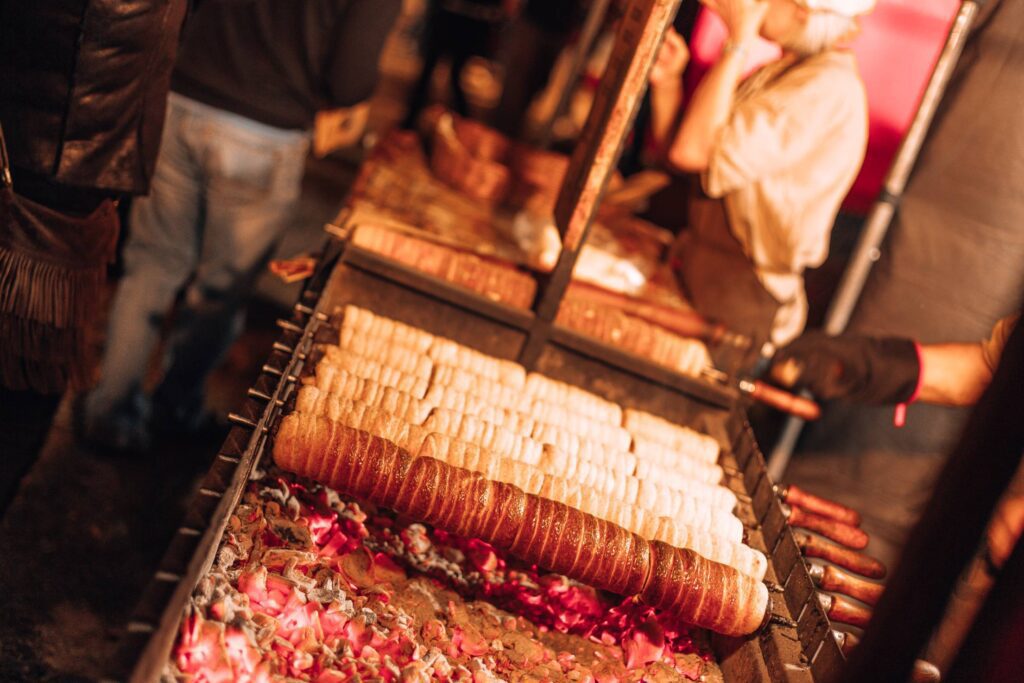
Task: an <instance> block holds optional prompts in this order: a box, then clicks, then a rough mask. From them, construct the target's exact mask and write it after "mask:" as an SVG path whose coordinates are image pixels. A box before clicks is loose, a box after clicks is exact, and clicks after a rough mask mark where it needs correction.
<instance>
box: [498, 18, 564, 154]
mask: <svg viewBox="0 0 1024 683" xmlns="http://www.w3.org/2000/svg"><path fill="white" fill-rule="evenodd" d="M565 40H566V36H565V34H564V33H563V32H560V31H550V30H546V29H544V28H543V27H540V26H537V25H536V24H534V23H532V22H530V21H529V20H527V19H520V20H519V21H517V22H516V23H515V24H514V25H513V26H512V28H511V30H510V32H509V37H508V40H507V42H506V44H505V54H504V55H503V61H504V65H505V84H504V87H503V88H502V91H501V102H500V103H499V104H498V108H497V110H496V111H495V112H494V127H495V128H497V129H498V130H500V131H501V132H502V133H504V134H505V135H508V136H509V137H512V138H518V137H519V136H520V134H521V133H522V126H523V119H524V118H525V117H526V112H527V110H528V109H529V108H530V103H531V102H533V98H534V97H536V96H537V93H539V92H540V91H541V90H542V89H543V88H544V86H545V85H547V83H548V77H549V76H550V75H551V69H552V68H553V67H554V65H555V60H556V59H558V54H559V53H560V52H561V51H562V47H563V46H564V45H565Z"/></svg>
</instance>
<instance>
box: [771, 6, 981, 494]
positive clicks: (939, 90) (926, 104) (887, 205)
mask: <svg viewBox="0 0 1024 683" xmlns="http://www.w3.org/2000/svg"><path fill="white" fill-rule="evenodd" d="M980 6H981V4H980V2H978V1H977V0H965V2H963V3H962V4H961V5H960V10H959V11H958V12H957V15H956V18H954V19H953V25H952V26H951V27H950V29H949V35H948V36H947V37H946V44H945V46H944V47H943V48H942V52H941V53H940V54H939V59H938V61H937V62H936V63H935V68H934V69H933V70H932V75H931V78H930V79H929V80H928V87H927V88H926V89H925V91H924V95H923V96H922V97H921V103H920V104H919V105H918V107H917V113H916V114H915V115H914V119H913V121H912V123H911V124H910V128H909V129H908V130H907V133H906V135H905V136H904V137H903V142H902V143H901V144H900V148H899V150H898V151H897V152H896V157H895V158H894V159H893V162H892V166H891V167H890V168H889V173H888V174H887V175H886V177H885V183H884V184H883V186H882V191H881V195H880V196H879V198H878V200H877V201H876V202H875V205H874V207H873V208H872V209H871V213H870V214H868V219H867V221H866V222H865V224H864V228H863V229H862V231H861V234H860V238H859V239H858V240H857V246H856V248H855V249H854V252H853V255H852V256H851V257H850V262H849V264H848V265H847V266H846V270H845V272H844V273H843V277H842V279H841V280H840V281H839V289H838V290H837V291H836V294H835V296H834V297H833V299H832V303H831V305H830V306H829V309H828V314H827V315H826V317H825V325H824V330H825V332H827V333H829V334H839V333H841V332H842V331H843V330H845V329H846V326H847V324H849V322H850V317H851V316H852V315H853V311H854V310H855V309H856V308H857V303H858V302H859V301H860V296H861V294H862V293H863V291H864V285H865V284H866V283H867V279H868V275H870V273H871V269H872V268H873V267H874V265H875V263H876V262H877V261H878V259H879V257H880V256H881V254H882V243H883V242H884V241H885V236H886V234H887V233H888V232H889V226H890V224H891V223H892V218H893V216H894V215H895V214H896V207H897V206H898V205H899V202H900V199H901V198H902V197H903V191H904V190H905V189H906V187H907V181H908V180H909V178H910V174H911V171H912V170H913V168H914V164H915V163H916V162H917V157H918V155H919V154H920V153H921V147H922V146H923V145H924V141H925V138H926V136H927V133H928V129H929V128H930V127H931V124H932V121H933V120H934V118H935V112H936V110H937V109H938V106H939V103H940V102H941V101H942V96H943V95H944V94H945V92H946V87H947V86H948V85H949V79H950V77H951V76H952V75H953V70H954V69H955V68H956V65H957V62H959V60H960V55H961V54H962V53H963V49H964V43H965V42H966V40H967V35H968V34H969V32H970V29H971V26H972V24H973V23H974V20H975V18H976V17H977V15H978V10H979V8H980ZM803 426H804V421H803V420H801V419H799V418H795V417H791V418H789V419H788V420H786V425H785V427H783V430H782V434H781V436H780V437H779V440H778V441H777V442H776V445H775V448H773V449H772V453H771V456H770V457H769V458H768V472H769V473H770V474H771V476H772V477H773V478H774V479H775V480H776V481H778V480H779V479H781V477H782V475H783V474H785V472H786V467H788V466H789V460H790V458H791V457H792V455H793V450H794V448H795V447H796V442H797V440H798V439H799V438H800V432H801V431H802V430H803Z"/></svg>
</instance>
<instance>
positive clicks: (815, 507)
mask: <svg viewBox="0 0 1024 683" xmlns="http://www.w3.org/2000/svg"><path fill="white" fill-rule="evenodd" d="M781 493H782V500H784V501H786V502H787V503H791V504H793V505H799V506H800V507H802V508H803V509H804V510H807V511H808V512H813V513H815V514H818V515H821V516H822V517H828V518H829V519H834V520H836V521H837V522H842V523H843V524H849V525H850V526H860V521H861V520H860V513H859V512H857V511H856V510H854V509H852V508H848V507H846V506H845V505H840V504H839V503H836V502H833V501H831V500H828V499H826V498H822V497H821V496H816V495H814V494H813V493H808V492H807V491H804V490H803V489H802V488H800V487H799V486H797V485H796V484H790V485H789V486H786V487H785V488H783V489H782V491H781Z"/></svg>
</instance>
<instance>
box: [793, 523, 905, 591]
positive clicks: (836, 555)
mask: <svg viewBox="0 0 1024 683" xmlns="http://www.w3.org/2000/svg"><path fill="white" fill-rule="evenodd" d="M793 536H794V538H795V539H796V544H797V545H798V546H800V551H801V552H803V554H804V555H806V556H807V557H816V558H818V559H820V560H828V561H829V562H832V563H833V564H838V565H839V566H840V567H843V568H845V569H849V570H850V571H852V572H856V573H858V574H860V575H861V576H866V577H868V578H869V579H881V578H884V577H885V574H886V569H885V565H884V564H882V563H881V562H879V561H878V560H876V559H875V558H873V557H871V556H869V555H864V554H863V553H858V552H854V551H852V550H850V549H849V548H844V547H842V546H839V545H836V544H835V543H832V542H830V541H826V540H825V539H824V538H822V537H821V536H815V535H814V534H809V533H807V532H806V531H796V532H794V534H793Z"/></svg>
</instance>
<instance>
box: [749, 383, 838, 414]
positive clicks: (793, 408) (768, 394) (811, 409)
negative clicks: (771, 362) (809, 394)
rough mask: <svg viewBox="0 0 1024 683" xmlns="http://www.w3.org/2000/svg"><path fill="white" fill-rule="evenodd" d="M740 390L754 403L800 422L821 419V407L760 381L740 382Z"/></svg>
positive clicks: (809, 400) (807, 399)
mask: <svg viewBox="0 0 1024 683" xmlns="http://www.w3.org/2000/svg"><path fill="white" fill-rule="evenodd" d="M740 389H741V390H742V391H743V392H744V393H746V394H749V395H750V397H751V398H753V399H754V400H755V401H759V402H761V403H764V404H765V405H769V406H771V407H772V408H775V409H776V410H781V411H782V412H784V413H787V414H789V415H794V416H796V417H799V418H800V419H801V420H805V421H807V422H814V421H815V420H817V419H818V418H820V417H821V406H819V405H818V404H817V403H815V402H814V401H812V400H811V399H809V398H804V397H803V396H797V395H796V394H791V393H789V392H788V391H783V390H782V389H779V388H776V387H773V386H771V385H770V384H765V383H764V382H762V381H761V380H753V381H744V382H741V383H740Z"/></svg>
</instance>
